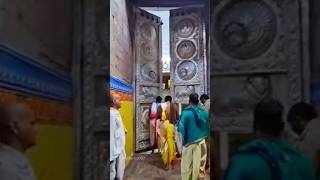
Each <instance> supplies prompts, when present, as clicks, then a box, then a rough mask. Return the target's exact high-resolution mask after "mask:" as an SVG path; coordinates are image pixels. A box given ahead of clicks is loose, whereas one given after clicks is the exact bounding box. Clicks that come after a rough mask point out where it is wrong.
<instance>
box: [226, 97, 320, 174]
mask: <svg viewBox="0 0 320 180" xmlns="http://www.w3.org/2000/svg"><path fill="white" fill-rule="evenodd" d="M283 110H284V107H283V105H282V104H281V103H280V102H278V101H276V100H273V99H270V98H268V99H264V100H262V101H261V102H259V103H258V105H257V106H256V107H255V109H254V114H253V116H254V121H253V129H254V131H255V134H256V136H257V139H256V140H254V141H252V142H249V143H248V144H244V145H242V146H241V147H240V148H239V149H238V152H237V154H235V155H234V156H233V158H232V159H231V162H230V164H229V167H228V168H227V171H226V173H225V178H224V179H225V180H248V179H250V180H283V179H290V180H306V179H308V180H315V179H316V178H315V172H314V168H313V167H312V165H311V162H310V161H308V160H307V159H306V158H305V157H303V156H302V155H301V154H300V153H298V152H297V151H296V150H295V148H293V147H291V146H290V145H289V144H288V143H287V142H285V141H284V140H282V137H281V134H282V132H283V129H284V125H285V123H284V122H283V120H282V117H283Z"/></svg>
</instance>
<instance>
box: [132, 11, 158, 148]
mask: <svg viewBox="0 0 320 180" xmlns="http://www.w3.org/2000/svg"><path fill="white" fill-rule="evenodd" d="M134 13H135V33H134V39H135V40H134V49H135V50H134V52H135V61H136V67H135V68H136V69H135V83H136V84H135V103H136V111H135V112H136V113H135V127H136V128H135V129H136V132H135V142H136V143H135V145H136V146H135V150H136V151H142V150H147V149H149V148H150V137H149V134H150V133H149V108H150V106H151V104H152V102H153V101H154V100H155V98H156V97H157V96H159V95H160V94H161V92H160V91H161V86H162V83H161V82H162V75H161V74H162V68H161V67H162V66H161V19H160V18H159V17H157V16H155V15H153V14H150V13H148V12H147V11H144V10H142V9H139V8H134Z"/></svg>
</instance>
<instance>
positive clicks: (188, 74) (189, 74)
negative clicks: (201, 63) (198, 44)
mask: <svg viewBox="0 0 320 180" xmlns="http://www.w3.org/2000/svg"><path fill="white" fill-rule="evenodd" d="M177 74H178V76H179V78H180V79H182V80H185V81H188V80H191V79H192V78H193V77H195V75H196V74H197V65H196V63H194V62H193V61H189V60H186V61H183V62H181V63H180V64H179V65H178V66H177Z"/></svg>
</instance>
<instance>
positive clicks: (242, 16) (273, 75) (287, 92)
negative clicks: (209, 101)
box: [211, 0, 303, 132]
mask: <svg viewBox="0 0 320 180" xmlns="http://www.w3.org/2000/svg"><path fill="white" fill-rule="evenodd" d="M299 6H300V5H299V2H298V1H296V0H285V1H275V0H273V1H257V0H249V1H244V0H239V1H233V0H224V1H220V2H218V3H216V4H215V9H214V15H213V21H214V22H215V26H214V27H212V28H213V30H214V33H213V37H212V38H213V41H212V44H211V45H212V47H213V49H214V52H212V51H211V56H212V57H214V65H213V68H212V72H213V73H212V80H213V82H212V84H214V86H213V88H212V89H213V91H214V94H213V99H215V108H213V109H214V111H215V112H214V114H215V116H216V118H217V121H216V125H215V126H216V130H219V131H228V132H229V131H250V130H251V129H252V119H253V118H252V110H253V108H254V106H255V105H256V104H257V103H258V102H259V101H260V100H261V99H262V98H264V97H273V98H275V99H278V100H280V101H281V102H282V103H283V104H284V105H285V107H286V108H289V107H290V106H291V105H292V104H294V103H295V102H298V101H300V100H301V99H302V98H303V94H302V89H303V87H302V72H301V71H300V68H301V66H302V60H303V59H302V51H301V46H302V44H301V41H300V40H301V38H302V37H301V31H300V28H299V27H300V26H301V22H300V21H299V19H300V17H299ZM249 7H250V8H249Z"/></svg>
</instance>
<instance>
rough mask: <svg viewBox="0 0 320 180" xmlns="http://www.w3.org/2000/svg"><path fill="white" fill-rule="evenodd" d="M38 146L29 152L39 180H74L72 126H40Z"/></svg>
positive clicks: (38, 127) (38, 128)
mask: <svg viewBox="0 0 320 180" xmlns="http://www.w3.org/2000/svg"><path fill="white" fill-rule="evenodd" d="M37 130H38V144H37V145H36V146H35V147H33V148H32V149H30V150H29V151H28V157H29V158H30V160H31V162H32V165H33V168H34V171H35V174H36V176H37V179H38V180H73V179H74V174H75V173H74V170H75V169H74V167H75V164H74V158H75V138H74V129H73V127H72V125H42V124H41V125H38V126H37Z"/></svg>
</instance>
